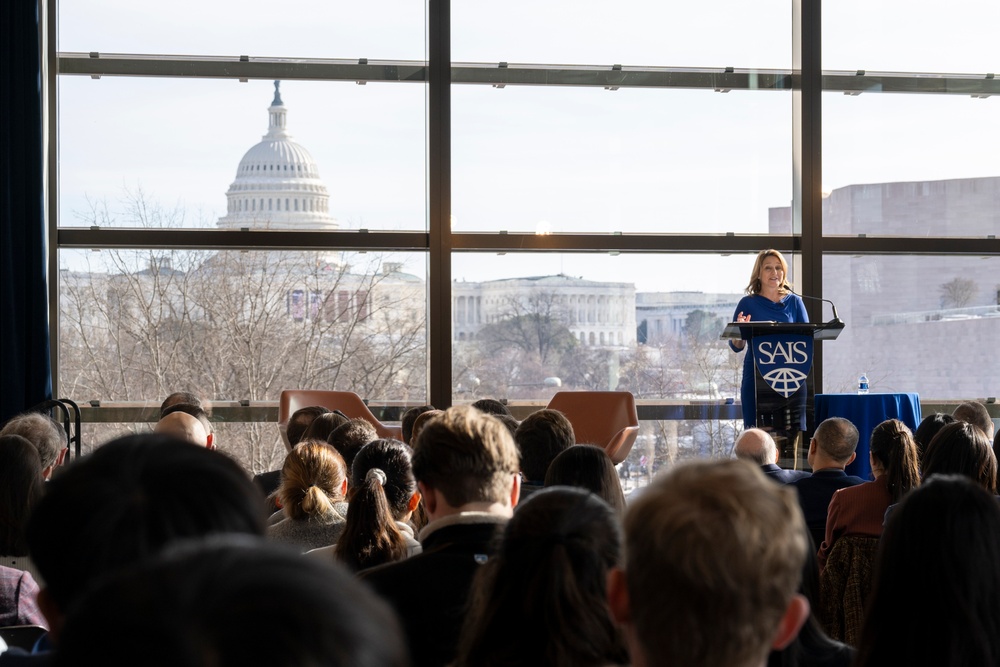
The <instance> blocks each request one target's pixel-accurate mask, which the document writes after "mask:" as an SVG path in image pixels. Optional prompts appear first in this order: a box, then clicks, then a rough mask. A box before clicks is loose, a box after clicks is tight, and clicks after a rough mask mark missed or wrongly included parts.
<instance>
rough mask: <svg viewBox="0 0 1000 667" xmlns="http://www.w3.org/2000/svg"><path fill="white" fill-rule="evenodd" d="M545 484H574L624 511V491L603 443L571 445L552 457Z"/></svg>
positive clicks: (620, 511) (621, 513)
mask: <svg viewBox="0 0 1000 667" xmlns="http://www.w3.org/2000/svg"><path fill="white" fill-rule="evenodd" d="M545 486H575V487H579V488H581V489H587V490H588V491H591V492H593V493H596V494H597V495H598V496H600V497H601V498H602V499H603V500H604V502H606V503H607V504H609V505H611V507H613V508H614V510H615V511H616V512H618V515H619V516H621V515H623V514H624V513H625V494H624V493H622V485H621V482H620V481H618V473H617V471H616V470H615V464H614V463H613V462H612V461H611V457H610V456H608V453H607V452H606V451H604V448H603V447H597V446H595V445H573V446H572V447H570V448H569V449H567V450H566V451H564V452H562V453H561V454H559V456H557V457H555V458H554V459H552V463H550V464H549V469H548V471H547V472H546V473H545Z"/></svg>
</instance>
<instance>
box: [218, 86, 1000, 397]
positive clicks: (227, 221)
mask: <svg viewBox="0 0 1000 667" xmlns="http://www.w3.org/2000/svg"><path fill="white" fill-rule="evenodd" d="M267 114H268V127H267V132H266V134H264V136H263V138H262V140H261V141H260V142H259V143H257V144H256V145H254V146H253V147H251V148H250V149H249V150H248V151H247V152H246V154H245V155H244V156H243V158H242V160H240V162H239V165H238V167H237V170H236V178H235V179H234V181H233V182H232V184H231V185H230V186H229V189H228V191H227V192H226V197H227V203H228V205H227V212H226V215H224V216H222V217H221V218H219V220H218V223H217V224H218V227H219V228H221V229H233V230H238V229H262V228H263V229H270V230H281V229H309V230H334V229H338V228H339V224H338V222H337V219H336V218H335V217H334V216H333V215H332V214H331V209H333V210H335V209H336V206H335V205H334V206H333V207H331V202H330V194H329V192H328V190H327V188H326V186H325V184H324V183H323V181H322V179H321V177H320V172H319V167H318V165H317V164H316V163H315V161H314V160H313V158H312V156H311V155H310V153H309V151H308V150H306V149H305V148H304V147H303V146H301V145H300V144H298V143H296V142H295V141H293V139H292V136H291V134H290V133H289V125H288V109H287V108H286V107H285V104H284V102H283V101H282V99H281V95H280V92H279V89H278V85H277V83H276V85H275V94H274V99H273V101H272V102H271V105H270V107H269V108H268V109H267ZM823 206H824V212H823V213H824V215H823V219H824V225H825V227H826V232H825V233H827V234H843V235H848V236H853V235H859V234H868V235H872V236H874V235H883V236H884V235H886V234H890V235H891V233H892V232H893V230H896V231H898V232H899V233H902V234H906V235H911V236H912V235H913V234H914V233H915V232H919V231H922V232H924V233H926V234H928V235H940V234H942V233H947V231H948V230H949V229H953V228H954V229H961V230H962V232H963V234H965V235H969V234H972V235H980V234H981V235H982V236H984V237H986V236H988V235H991V234H992V235H995V234H997V233H1000V177H991V178H971V179H955V180H948V181H927V182H906V183H879V184H866V185H850V186H846V187H844V188H838V189H836V190H834V191H833V192H831V193H830V194H829V195H827V196H826V197H825V199H824V202H823ZM791 231H792V230H791V209H790V208H789V207H777V208H772V209H771V210H770V212H769V233H771V234H790V233H791ZM321 258H322V259H321V262H320V263H321V264H322V265H323V266H322V267H321V270H320V271H319V275H320V276H322V275H323V272H324V271H325V272H326V273H328V274H329V275H331V276H333V275H338V276H339V278H338V284H337V288H336V290H333V291H328V290H326V289H325V288H324V287H323V283H322V280H320V281H319V282H316V281H315V280H313V281H312V282H311V283H310V284H309V285H306V284H305V283H303V285H302V286H301V287H300V288H296V289H294V290H291V292H290V293H289V294H288V295H287V297H286V301H287V312H288V315H289V316H290V317H291V318H292V319H295V320H303V319H310V318H316V317H324V316H328V314H329V312H330V310H331V307H332V306H331V304H336V306H335V307H334V310H336V311H337V312H343V309H350V308H354V309H357V308H360V309H365V308H369V309H370V308H372V304H371V303H367V304H366V303H364V302H363V301H361V302H359V301H358V296H357V292H358V289H356V286H352V285H351V279H347V280H345V277H347V276H351V275H354V274H353V273H352V270H351V267H345V266H343V265H341V264H340V259H339V255H338V254H337V253H333V252H324V253H321ZM314 268H315V267H312V268H310V271H311V272H312V273H313V274H314V275H315V274H316V273H317V272H316V271H315V270H313V269H314ZM377 273H378V274H379V277H380V278H379V280H378V281H376V282H375V283H373V288H372V289H371V290H370V292H369V295H368V297H367V298H369V299H378V298H380V297H379V294H389V293H392V294H394V296H395V298H396V302H397V303H398V297H399V296H400V290H403V291H404V292H405V293H406V294H407V295H409V296H410V297H411V298H412V303H413V304H414V309H415V310H422V309H423V304H424V298H425V295H424V292H425V290H424V282H423V279H422V278H420V277H418V276H415V275H412V274H408V273H404V272H402V271H401V265H400V264H399V263H396V262H390V261H386V262H384V263H383V265H382V266H381V267H380V268H379V269H378V270H377ZM959 278H960V279H964V280H966V281H969V282H970V283H971V284H972V285H973V286H974V289H973V290H972V292H971V293H970V294H968V295H966V296H965V297H963V299H962V300H961V301H960V302H956V301H949V300H948V298H947V295H943V292H942V290H943V289H944V288H943V287H942V286H943V285H944V284H946V283H948V282H949V281H953V280H955V279H959ZM356 280H361V278H360V276H359V277H357V278H356ZM913 284H922V285H925V289H922V290H914V289H913V288H912V286H913ZM452 288H453V289H452V338H453V340H454V341H456V342H462V341H474V340H476V337H477V335H478V334H479V332H480V331H481V330H482V328H483V327H484V326H487V325H489V324H491V323H495V322H497V321H499V320H501V319H503V318H505V317H511V316H514V315H516V314H518V313H523V312H526V311H528V310H530V309H532V308H535V309H537V308H539V307H543V308H546V309H548V311H549V312H550V313H551V314H553V316H554V317H555V318H556V319H558V320H559V321H560V322H562V323H564V324H565V325H566V326H567V328H568V329H569V330H570V332H571V333H572V335H573V337H574V338H576V339H577V341H578V342H579V344H580V345H582V346H588V347H598V348H602V347H603V348H614V349H625V348H629V347H634V346H636V345H638V344H663V343H665V342H669V340H670V339H671V338H672V337H676V336H678V335H680V333H681V332H682V331H683V327H684V323H685V319H686V317H687V315H688V314H689V313H690V312H692V311H694V310H702V311H705V312H707V313H709V314H711V315H713V316H717V317H719V318H721V319H723V320H728V319H729V318H730V317H731V315H732V312H733V308H734V307H735V305H736V302H737V301H738V300H739V298H740V296H741V294H739V293H730V294H706V293H700V292H657V293H636V290H635V286H634V285H633V284H632V283H626V282H606V281H592V280H588V279H586V277H584V276H581V277H571V276H566V275H541V276H524V277H512V278H506V279H501V280H490V281H482V282H466V281H455V282H454V283H453V285H452ZM824 292H825V295H826V296H828V297H829V298H831V299H833V300H834V301H836V303H837V305H838V307H839V310H840V313H841V316H842V317H843V318H844V320H845V321H846V322H847V325H848V326H847V329H846V330H845V331H844V332H843V334H842V335H841V337H840V339H839V340H837V341H835V342H831V343H826V344H825V345H826V348H825V349H826V350H827V353H826V360H827V361H826V371H825V372H826V385H827V386H826V390H827V391H839V390H849V389H850V388H851V387H852V385H853V383H854V381H855V379H856V377H857V375H858V374H859V372H861V371H865V372H867V373H868V374H869V376H870V377H871V378H872V381H873V384H874V387H875V389H876V390H884V391H902V390H908V389H910V388H912V387H914V386H917V385H919V386H921V387H922V388H923V392H924V393H925V394H929V395H928V396H927V397H928V398H934V397H936V396H942V397H943V396H952V395H955V388H956V386H957V385H958V383H959V382H960V383H961V392H962V393H963V394H965V395H978V396H990V395H995V394H996V393H997V385H996V381H997V378H998V377H1000V359H998V357H997V356H996V355H995V354H992V353H991V351H990V347H991V345H990V342H991V341H995V340H998V339H1000V313H998V301H1000V270H998V269H997V267H996V260H995V259H993V260H986V261H980V262H976V261H972V260H964V261H963V263H962V264H961V265H960V266H958V267H956V266H954V265H953V260H952V259H950V258H948V257H930V258H928V257H920V256H914V255H903V254H899V255H885V256H864V257H857V258H855V257H850V256H838V255H830V256H828V257H827V258H826V259H825V273H824ZM324 313H326V314H327V315H324ZM941 350H950V351H952V355H951V356H950V357H949V356H947V355H941V353H940V351H941ZM956 368H962V369H964V370H963V375H962V377H961V378H958V377H957V376H956V372H955V369H956Z"/></svg>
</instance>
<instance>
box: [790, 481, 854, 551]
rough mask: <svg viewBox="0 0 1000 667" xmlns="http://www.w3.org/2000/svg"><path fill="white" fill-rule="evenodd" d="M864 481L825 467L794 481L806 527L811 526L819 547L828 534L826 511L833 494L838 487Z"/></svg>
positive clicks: (810, 531) (845, 486)
mask: <svg viewBox="0 0 1000 667" xmlns="http://www.w3.org/2000/svg"><path fill="white" fill-rule="evenodd" d="M864 481H865V480H863V479H861V478H860V477H855V476H854V475H848V474H847V473H846V472H844V471H843V470H840V469H838V468H824V469H823V470H817V471H816V472H814V473H813V474H812V475H811V476H809V477H804V478H802V479H798V480H796V481H794V482H792V486H794V487H795V489H796V491H798V492H799V505H801V506H802V514H803V515H804V516H805V518H806V527H808V528H809V533H810V534H811V535H812V538H813V542H815V543H816V548H817V549H819V545H821V544H823V538H824V537H825V536H826V511H827V509H828V508H829V507H830V500H831V499H832V498H833V494H834V493H835V492H836V491H837V490H838V489H845V488H847V487H849V486H856V485H858V484H861V483H862V482H864Z"/></svg>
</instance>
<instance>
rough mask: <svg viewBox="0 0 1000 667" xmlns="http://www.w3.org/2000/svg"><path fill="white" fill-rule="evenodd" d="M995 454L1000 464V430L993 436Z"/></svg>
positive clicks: (999, 464)
mask: <svg viewBox="0 0 1000 667" xmlns="http://www.w3.org/2000/svg"><path fill="white" fill-rule="evenodd" d="M993 455H994V456H995V457H996V459H997V465H998V466H1000V430H998V431H997V432H996V435H994V436H993ZM998 474H1000V473H998Z"/></svg>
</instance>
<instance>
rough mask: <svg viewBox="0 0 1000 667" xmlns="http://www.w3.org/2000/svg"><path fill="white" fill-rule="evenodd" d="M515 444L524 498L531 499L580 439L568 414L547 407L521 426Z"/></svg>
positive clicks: (515, 433) (528, 418)
mask: <svg viewBox="0 0 1000 667" xmlns="http://www.w3.org/2000/svg"><path fill="white" fill-rule="evenodd" d="M514 442H516V443H517V449H518V451H519V452H520V455H521V477H522V483H521V497H522V498H527V497H528V496H530V495H531V494H532V493H534V492H535V491H537V490H538V489H541V488H542V487H543V485H544V484H545V473H546V472H547V471H548V469H549V464H550V463H552V459H554V458H555V457H556V456H558V455H559V454H561V453H562V452H563V451H565V450H567V449H569V448H570V447H572V446H573V445H574V444H576V436H575V435H574V433H573V425H572V424H570V423H569V420H568V419H566V415H564V414H563V413H561V412H559V411H558V410H549V409H547V408H546V409H543V410H538V411H537V412H533V413H531V414H530V415H528V416H527V417H526V418H525V419H524V420H523V421H522V422H521V423H520V424H519V425H518V427H517V430H516V431H515V432H514Z"/></svg>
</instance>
